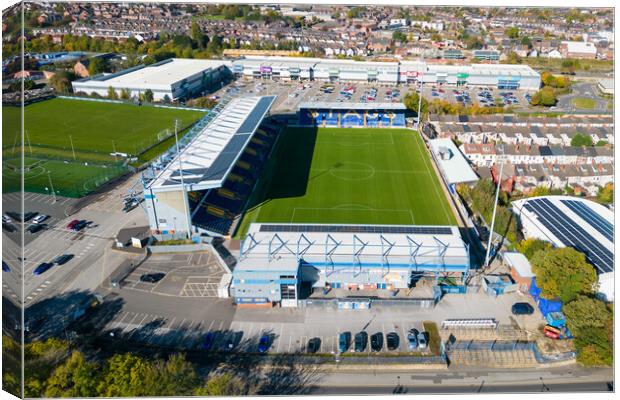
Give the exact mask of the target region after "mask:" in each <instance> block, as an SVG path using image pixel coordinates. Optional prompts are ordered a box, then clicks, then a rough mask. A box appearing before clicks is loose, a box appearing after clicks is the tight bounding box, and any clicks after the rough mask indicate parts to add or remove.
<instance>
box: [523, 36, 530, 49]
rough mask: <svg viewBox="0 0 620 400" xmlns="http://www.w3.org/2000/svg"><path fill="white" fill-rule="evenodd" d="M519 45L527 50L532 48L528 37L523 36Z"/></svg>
mask: <svg viewBox="0 0 620 400" xmlns="http://www.w3.org/2000/svg"><path fill="white" fill-rule="evenodd" d="M521 44H522V45H524V46H527V47H528V48H530V49H531V48H532V39H530V38H529V36H523V37H522V38H521Z"/></svg>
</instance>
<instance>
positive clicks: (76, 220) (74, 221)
mask: <svg viewBox="0 0 620 400" xmlns="http://www.w3.org/2000/svg"><path fill="white" fill-rule="evenodd" d="M79 223H80V220H79V219H74V220H73V221H71V222H69V223H68V224H67V229H70V230H73V227H74V226H75V225H76V224H79Z"/></svg>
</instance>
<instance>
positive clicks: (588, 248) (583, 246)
mask: <svg viewBox="0 0 620 400" xmlns="http://www.w3.org/2000/svg"><path fill="white" fill-rule="evenodd" d="M512 204H513V209H514V210H515V212H516V213H517V214H519V215H520V217H521V223H522V225H523V231H524V233H525V234H526V236H527V237H536V238H539V239H543V240H547V241H550V242H551V243H553V244H554V245H555V246H557V247H573V248H575V249H576V250H578V251H580V252H582V253H584V254H585V255H586V258H587V259H588V261H589V262H590V263H591V264H592V265H593V266H594V267H595V268H596V270H597V273H599V274H604V273H610V272H613V270H614V264H613V262H614V237H613V235H614V219H613V218H614V213H613V212H611V211H610V210H609V209H607V208H606V207H604V206H602V205H600V204H597V203H595V202H593V201H589V200H585V199H581V198H576V197H569V196H542V197H534V198H530V199H523V200H518V201H515V202H513V203H512Z"/></svg>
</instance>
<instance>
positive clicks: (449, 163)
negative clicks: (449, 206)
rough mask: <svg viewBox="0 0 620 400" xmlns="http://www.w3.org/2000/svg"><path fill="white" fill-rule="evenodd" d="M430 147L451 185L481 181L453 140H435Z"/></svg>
mask: <svg viewBox="0 0 620 400" xmlns="http://www.w3.org/2000/svg"><path fill="white" fill-rule="evenodd" d="M430 145H431V151H432V152H433V153H434V154H435V159H436V160H437V161H438V163H439V167H440V169H441V172H442V174H443V175H444V177H445V178H446V180H447V181H448V183H449V184H457V183H468V182H476V181H477V180H478V179H479V178H478V175H476V173H475V172H474V170H473V169H472V168H471V166H470V165H469V162H467V160H466V159H465V157H464V156H463V153H461V151H460V150H459V149H458V148H457V147H456V146H455V144H454V142H453V141H452V140H451V139H434V140H431V141H430Z"/></svg>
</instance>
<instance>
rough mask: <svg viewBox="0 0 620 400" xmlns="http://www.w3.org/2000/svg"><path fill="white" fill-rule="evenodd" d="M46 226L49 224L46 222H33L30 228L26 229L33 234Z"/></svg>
mask: <svg viewBox="0 0 620 400" xmlns="http://www.w3.org/2000/svg"><path fill="white" fill-rule="evenodd" d="M45 228H47V225H45V224H32V225H30V226H29V227H28V228H26V230H27V231H28V232H30V233H32V234H35V233H37V232H39V231H42V230H43V229H45Z"/></svg>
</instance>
